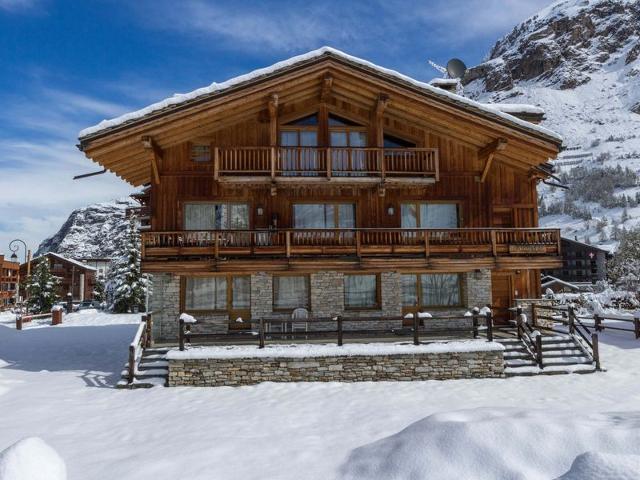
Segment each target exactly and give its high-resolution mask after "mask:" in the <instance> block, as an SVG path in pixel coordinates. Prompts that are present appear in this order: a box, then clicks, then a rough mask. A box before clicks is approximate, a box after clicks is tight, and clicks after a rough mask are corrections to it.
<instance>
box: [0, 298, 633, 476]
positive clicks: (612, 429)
mask: <svg viewBox="0 0 640 480" xmlns="http://www.w3.org/2000/svg"><path fill="white" fill-rule="evenodd" d="M138 321H139V317H138V316H136V315H109V314H105V313H98V312H95V311H93V312H91V311H88V312H80V313H76V314H72V315H70V316H67V317H65V319H64V323H63V325H62V326H57V327H49V326H45V325H44V323H45V322H41V324H40V325H37V324H34V325H27V326H26V328H25V330H23V331H21V332H18V331H15V330H14V328H13V322H12V318H11V317H9V316H7V315H4V316H0V451H2V450H4V449H5V448H7V447H9V446H10V445H12V444H14V443H15V442H17V441H18V440H20V439H22V438H25V437H34V436H35V437H40V438H42V439H43V440H44V441H45V442H46V443H47V444H48V445H50V446H51V447H53V448H54V449H55V450H56V451H57V452H58V453H59V454H60V456H61V457H62V458H63V459H64V460H65V462H66V464H67V471H68V478H69V479H70V480H79V479H92V480H107V479H109V480H111V479H114V478H117V479H119V480H128V479H136V480H145V479H165V478H166V479H185V480H200V479H202V480H205V479H206V480H209V479H212V478H216V479H217V478H220V479H235V478H238V479H260V480H264V479H270V480H271V479H296V480H298V479H300V478H304V479H305V480H307V479H323V480H324V479H332V478H338V479H339V478H342V479H347V478H348V479H354V478H377V479H385V480H386V479H394V478H398V479H399V478H429V479H445V478H447V479H449V478H465V479H466V478H474V479H495V478H501V479H524V478H526V479H527V480H532V479H534V480H535V479H545V480H548V479H553V478H559V477H561V476H562V475H565V474H566V476H564V477H562V478H563V479H564V480H567V479H577V478H580V479H581V480H590V479H596V478H597V479H602V478H637V477H638V476H640V470H639V463H640V462H639V460H640V456H639V455H640V369H639V368H638V366H639V365H640V341H637V340H634V339H633V335H632V334H631V333H622V332H614V333H604V334H603V335H602V336H601V357H602V361H603V365H604V366H605V367H606V368H607V370H608V371H607V372H605V373H598V374H592V375H562V376H549V377H533V378H510V379H492V380H453V381H444V382H442V381H429V382H410V383H385V382H383V383H354V384H348V383H343V384H339V383H324V384H322V383H290V384H274V383H265V384H261V385H257V386H252V387H241V388H226V387H222V388H162V387H156V388H153V389H150V390H143V389H140V390H132V391H129V390H116V389H114V388H113V385H114V384H115V382H116V380H117V378H118V376H119V372H120V370H121V368H122V366H123V364H124V362H125V359H126V349H127V345H128V343H129V342H130V341H131V338H132V337H133V335H134V333H135V328H136V324H137V322H138ZM594 451H597V452H598V453H593V452H594ZM572 464H573V467H572ZM570 469H571V473H567V472H569V470H570ZM603 469H604V470H605V471H606V472H609V473H603ZM613 469H618V470H619V471H620V472H622V473H626V474H629V472H635V473H634V474H633V475H631V474H629V475H630V476H628V477H624V476H622V474H619V475H618V476H617V477H613V476H611V475H610V473H611V471H612V470H613ZM607 475H609V476H607Z"/></svg>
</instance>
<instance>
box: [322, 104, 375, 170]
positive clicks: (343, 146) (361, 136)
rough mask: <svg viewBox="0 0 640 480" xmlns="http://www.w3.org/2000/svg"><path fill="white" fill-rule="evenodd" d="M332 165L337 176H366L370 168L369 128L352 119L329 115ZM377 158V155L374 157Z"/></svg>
mask: <svg viewBox="0 0 640 480" xmlns="http://www.w3.org/2000/svg"><path fill="white" fill-rule="evenodd" d="M329 144H330V146H331V165H332V170H333V175H335V176H352V177H353V176H355V177H358V176H365V175H367V171H368V170H374V168H373V166H372V168H368V165H367V151H366V150H365V149H364V147H366V146H367V129H366V127H365V126H362V125H358V124H357V123H354V122H352V121H350V120H347V119H344V118H340V117H338V116H335V115H329ZM372 159H374V160H375V157H372Z"/></svg>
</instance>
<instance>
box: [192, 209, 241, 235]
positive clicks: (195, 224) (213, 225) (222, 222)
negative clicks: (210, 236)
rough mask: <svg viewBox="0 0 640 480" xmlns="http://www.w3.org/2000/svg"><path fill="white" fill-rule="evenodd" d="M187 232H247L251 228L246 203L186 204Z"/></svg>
mask: <svg viewBox="0 0 640 480" xmlns="http://www.w3.org/2000/svg"><path fill="white" fill-rule="evenodd" d="M183 223H184V228H185V230H245V229H248V228H249V205H247V204H246V203H185V204H184V222H183Z"/></svg>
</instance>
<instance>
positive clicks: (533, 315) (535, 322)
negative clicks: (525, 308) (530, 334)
mask: <svg viewBox="0 0 640 480" xmlns="http://www.w3.org/2000/svg"><path fill="white" fill-rule="evenodd" d="M531 326H532V327H533V328H536V327H537V326H538V305H537V304H535V303H532V304H531Z"/></svg>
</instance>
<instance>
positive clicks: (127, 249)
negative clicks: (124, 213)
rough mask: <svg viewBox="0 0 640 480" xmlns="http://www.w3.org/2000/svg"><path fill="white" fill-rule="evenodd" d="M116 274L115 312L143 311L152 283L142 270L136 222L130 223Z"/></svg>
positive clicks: (132, 219)
mask: <svg viewBox="0 0 640 480" xmlns="http://www.w3.org/2000/svg"><path fill="white" fill-rule="evenodd" d="M112 271H113V272H114V278H113V283H114V290H113V292H114V295H113V307H112V308H113V310H114V311H115V312H119V313H126V312H130V311H134V310H135V309H136V308H139V309H142V307H143V306H144V303H145V297H146V294H147V290H148V289H149V285H150V281H149V278H148V276H147V275H143V274H142V272H141V270H140V234H139V233H138V228H137V226H136V221H135V219H134V218H133V217H132V218H131V220H130V221H129V232H128V235H127V238H126V240H125V242H124V245H123V247H122V250H121V252H120V258H118V260H117V261H116V264H115V267H114V268H113V269H112Z"/></svg>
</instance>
